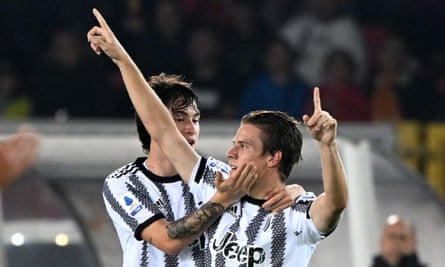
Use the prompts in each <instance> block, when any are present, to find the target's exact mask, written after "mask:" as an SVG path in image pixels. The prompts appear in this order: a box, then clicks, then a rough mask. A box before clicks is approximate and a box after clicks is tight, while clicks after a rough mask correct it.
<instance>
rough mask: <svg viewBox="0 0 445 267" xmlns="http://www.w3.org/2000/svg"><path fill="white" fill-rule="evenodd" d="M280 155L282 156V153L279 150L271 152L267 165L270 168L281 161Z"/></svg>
mask: <svg viewBox="0 0 445 267" xmlns="http://www.w3.org/2000/svg"><path fill="white" fill-rule="evenodd" d="M282 156H283V153H281V151H277V152H275V153H273V154H272V156H271V157H270V158H269V161H268V164H267V165H268V166H269V167H272V168H273V167H277V166H278V165H279V164H280V162H281V158H282Z"/></svg>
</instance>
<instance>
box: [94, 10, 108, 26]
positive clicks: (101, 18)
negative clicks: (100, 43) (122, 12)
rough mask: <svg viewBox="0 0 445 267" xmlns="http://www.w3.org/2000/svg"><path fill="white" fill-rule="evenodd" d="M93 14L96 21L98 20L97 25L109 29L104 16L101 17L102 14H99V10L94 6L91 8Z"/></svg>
mask: <svg viewBox="0 0 445 267" xmlns="http://www.w3.org/2000/svg"><path fill="white" fill-rule="evenodd" d="M93 14H94V16H95V17H96V19H97V21H98V22H99V25H100V26H101V27H102V28H104V29H107V30H111V29H110V27H109V26H108V23H107V21H106V20H105V19H104V17H102V14H100V12H99V10H97V9H96V8H93Z"/></svg>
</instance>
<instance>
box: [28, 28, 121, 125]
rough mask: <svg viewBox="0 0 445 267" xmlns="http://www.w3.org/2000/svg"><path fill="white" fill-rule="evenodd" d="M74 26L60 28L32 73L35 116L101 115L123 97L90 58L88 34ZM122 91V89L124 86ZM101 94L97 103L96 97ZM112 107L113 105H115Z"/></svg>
mask: <svg viewBox="0 0 445 267" xmlns="http://www.w3.org/2000/svg"><path fill="white" fill-rule="evenodd" d="M78 34H79V33H78V32H77V31H76V30H75V29H72V28H65V27H62V28H59V29H58V30H57V31H56V32H55V33H54V35H53V36H52V40H51V44H50V46H49V47H48V50H47V51H46V52H45V53H44V54H43V55H41V57H40V58H39V59H38V62H37V64H36V69H35V70H34V72H33V76H32V77H31V79H32V81H33V83H32V85H33V88H30V93H32V96H33V100H34V104H33V109H34V110H33V116H34V117H51V118H56V119H57V120H61V121H64V120H66V119H67V118H68V117H75V118H79V117H80V118H82V117H83V118H84V117H101V116H106V115H107V114H109V113H110V112H113V111H115V110H118V109H119V104H116V105H114V104H113V103H114V102H113V101H115V100H116V101H121V100H119V98H117V97H116V96H115V95H113V93H112V92H111V90H110V88H109V87H110V86H109V85H108V84H107V83H106V82H105V80H104V79H103V77H102V76H101V75H98V74H97V73H101V72H99V71H97V69H99V68H100V66H99V65H98V64H95V63H94V62H90V61H89V60H88V59H89V58H88V57H87V55H89V54H90V53H88V54H86V53H87V52H89V51H88V50H87V49H88V46H87V45H85V38H84V37H81V36H80V35H78ZM121 91H122V90H121ZM98 98H102V99H104V103H109V104H108V105H107V104H104V105H101V106H98V105H97V103H95V101H94V99H98ZM120 99H122V97H121V98H120ZM112 107H113V108H112Z"/></svg>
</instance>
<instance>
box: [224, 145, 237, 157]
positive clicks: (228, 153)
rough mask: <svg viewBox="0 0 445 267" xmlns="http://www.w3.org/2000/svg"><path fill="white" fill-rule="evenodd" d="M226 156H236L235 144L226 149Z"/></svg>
mask: <svg viewBox="0 0 445 267" xmlns="http://www.w3.org/2000/svg"><path fill="white" fill-rule="evenodd" d="M226 157H227V158H228V159H233V158H235V146H233V145H232V146H231V147H230V148H229V149H228V150H227V151H226Z"/></svg>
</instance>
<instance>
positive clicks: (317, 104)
mask: <svg viewBox="0 0 445 267" xmlns="http://www.w3.org/2000/svg"><path fill="white" fill-rule="evenodd" d="M317 111H321V100H320V89H319V88H318V87H315V88H314V112H317Z"/></svg>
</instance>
